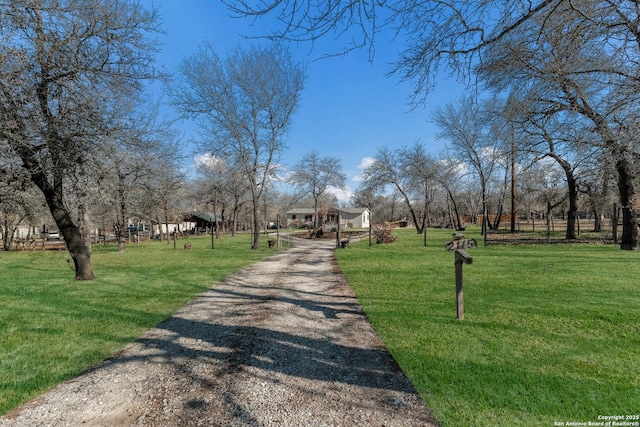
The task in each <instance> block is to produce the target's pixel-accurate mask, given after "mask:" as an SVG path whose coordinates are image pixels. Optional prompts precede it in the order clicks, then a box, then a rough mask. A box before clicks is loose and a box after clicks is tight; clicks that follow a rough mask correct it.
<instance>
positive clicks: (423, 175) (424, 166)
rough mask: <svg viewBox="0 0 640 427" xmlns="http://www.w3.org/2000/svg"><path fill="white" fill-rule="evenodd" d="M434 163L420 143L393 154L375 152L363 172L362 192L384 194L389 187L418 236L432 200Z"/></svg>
mask: <svg viewBox="0 0 640 427" xmlns="http://www.w3.org/2000/svg"><path fill="white" fill-rule="evenodd" d="M433 163H434V162H433V161H432V159H430V158H429V156H427V155H426V153H425V151H424V148H423V147H422V146H421V145H420V144H419V143H415V144H414V145H413V146H412V147H402V148H400V149H398V150H396V151H391V150H390V149H389V148H387V147H381V148H378V150H377V153H376V155H375V156H374V161H373V162H372V163H371V164H370V165H369V166H367V167H366V168H365V169H364V170H363V172H362V175H363V176H364V182H363V184H362V186H361V187H362V188H361V192H363V193H367V192H369V193H371V192H375V191H377V192H380V191H383V192H384V190H385V189H386V188H387V187H388V186H391V187H392V188H393V190H394V191H397V192H398V193H399V194H400V196H401V197H402V200H403V201H404V204H405V206H406V207H407V209H408V210H409V213H410V215H411V218H412V220H413V223H414V224H415V227H416V232H417V233H418V234H421V233H423V232H424V231H425V228H426V225H427V213H428V205H429V203H430V201H431V200H432V193H431V186H432V184H433V179H434V174H433V169H432V166H433Z"/></svg>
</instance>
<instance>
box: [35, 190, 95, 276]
mask: <svg viewBox="0 0 640 427" xmlns="http://www.w3.org/2000/svg"><path fill="white" fill-rule="evenodd" d="M43 193H44V195H45V198H46V200H47V205H48V206H49V210H50V211H51V215H52V216H53V219H54V220H55V222H56V225H57V226H58V228H59V229H60V233H61V234H62V236H63V238H64V241H65V243H66V245H67V249H68V250H69V254H70V255H71V258H72V259H73V265H74V267H75V273H76V275H75V280H92V279H94V278H95V276H94V274H93V268H92V267H91V243H90V242H89V241H88V240H85V239H83V238H82V233H81V232H80V229H79V228H78V227H77V226H76V224H75V223H74V222H73V218H72V215H71V212H70V211H69V210H68V209H67V208H66V207H65V206H64V203H63V202H62V196H61V195H60V194H58V192H54V191H53V190H47V191H43Z"/></svg>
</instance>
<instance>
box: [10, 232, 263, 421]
mask: <svg viewBox="0 0 640 427" xmlns="http://www.w3.org/2000/svg"><path fill="white" fill-rule="evenodd" d="M249 239H250V237H249V236H248V235H239V236H237V237H235V238H231V237H225V238H222V239H219V240H216V241H215V249H214V250H212V249H211V239H210V238H209V237H201V238H189V239H181V240H179V241H178V243H179V245H178V249H176V250H174V249H173V243H171V244H169V245H167V244H166V243H165V242H148V243H144V244H141V245H140V246H136V245H135V244H132V245H128V246H127V249H126V251H125V252H122V253H119V252H118V251H117V245H116V244H110V245H107V246H99V245H98V246H94V253H93V256H92V263H93V267H94V271H95V274H96V279H95V280H93V281H88V282H76V281H74V280H73V272H72V271H71V270H70V269H69V266H68V263H67V259H68V258H69V255H68V254H67V253H66V252H59V251H55V252H54V251H50V252H42V251H38V252H2V253H1V254H0V274H1V277H2V279H1V280H0V415H1V414H4V413H6V412H7V411H9V410H10V409H12V408H13V407H15V406H17V405H19V404H21V403H23V402H25V401H27V400H29V399H31V398H33V397H34V396H36V395H37V394H39V393H41V392H42V391H44V390H46V389H48V388H50V387H52V386H54V385H56V384H58V383H60V382H62V381H64V380H66V379H69V378H71V377H73V376H75V375H77V374H78V373H80V372H82V371H83V370H85V369H87V368H89V367H91V366H93V365H95V364H96V363H98V362H100V361H101V360H103V359H105V358H107V357H109V356H111V355H113V354H114V353H116V352H117V351H119V350H120V349H122V348H123V347H124V346H125V345H126V344H127V343H129V342H131V341H133V340H135V339H136V338H138V337H139V336H140V335H142V334H143V333H144V332H145V331H146V330H148V329H150V328H151V327H153V326H155V325H157V324H158V323H160V322H161V321H162V320H163V319H165V318H166V317H168V316H170V315H171V314H172V313H173V312H175V311H176V310H177V309H179V308H180V307H182V306H184V305H185V304H186V303H187V302H188V301H190V300H192V299H193V298H194V297H195V296H197V295H199V294H201V293H202V292H204V291H205V290H206V289H208V288H210V287H211V286H212V285H213V284H214V283H216V282H219V281H220V280H222V279H223V278H224V277H226V276H227V275H229V274H231V273H233V272H235V271H237V270H239V269H240V268H242V267H244V266H246V265H248V264H250V263H252V262H255V261H257V260H258V259H261V258H263V257H264V256H266V255H269V254H272V253H273V252H274V250H273V249H266V248H265V249H262V250H260V251H252V250H251V249H250V240H249ZM187 242H189V243H191V244H192V249H191V250H190V251H186V250H184V249H183V248H182V245H183V244H184V243H187ZM263 246H264V247H266V246H267V245H266V242H263Z"/></svg>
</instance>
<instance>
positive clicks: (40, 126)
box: [0, 0, 157, 280]
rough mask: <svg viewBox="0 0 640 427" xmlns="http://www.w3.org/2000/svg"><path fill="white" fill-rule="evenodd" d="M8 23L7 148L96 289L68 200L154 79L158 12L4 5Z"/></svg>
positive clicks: (65, 4)
mask: <svg viewBox="0 0 640 427" xmlns="http://www.w3.org/2000/svg"><path fill="white" fill-rule="evenodd" d="M0 17H1V18H0V19H2V26H1V27H0V63H1V64H2V67H0V139H3V140H5V141H7V143H8V145H9V146H10V148H11V150H12V152H13V153H15V154H16V155H17V156H18V157H19V158H20V161H21V167H22V168H24V170H25V171H26V172H27V173H28V176H29V179H30V180H31V181H32V182H33V183H34V184H35V185H36V186H37V187H38V188H39V189H40V191H41V192H42V193H43V194H44V197H45V200H46V202H47V205H48V207H49V210H50V211H51V214H52V216H53V219H54V220H55V222H56V224H57V226H58V227H59V229H60V232H61V233H62V236H63V237H64V240H65V242H66V244H67V247H68V249H69V252H70V254H71V258H72V259H73V262H74V265H75V278H76V279H77V280H86V279H92V278H93V277H94V274H93V269H92V267H91V261H90V257H91V246H90V241H89V240H88V239H86V238H85V234H84V233H83V231H82V228H83V227H84V226H83V225H82V224H79V223H78V220H77V218H78V217H77V216H74V215H73V208H72V206H71V203H70V202H69V200H68V194H69V193H70V192H73V191H74V190H80V189H79V188H77V187H75V188H74V183H75V184H82V183H83V180H82V179H75V178H76V177H78V176H79V175H82V174H83V168H84V167H86V166H87V165H88V164H89V162H90V158H91V157H92V156H93V155H94V154H95V153H96V151H97V148H98V147H99V146H100V145H101V144H105V143H108V138H107V136H108V134H109V132H110V131H111V130H113V129H114V127H118V126H119V125H120V124H121V123H122V117H121V111H120V110H119V108H118V107H119V104H120V103H121V101H122V99H125V98H127V99H130V98H135V96H136V94H137V93H139V91H140V89H141V79H144V78H148V77H153V70H152V68H151V67H152V63H153V55H154V54H155V52H156V51H157V49H156V44H155V43H153V42H152V40H150V39H149V38H148V37H147V36H148V33H149V32H151V31H155V29H156V15H155V12H153V11H147V10H145V9H143V8H142V7H141V6H140V5H139V3H137V2H130V1H126V0H122V1H113V0H107V1H102V2H96V1H92V0H58V1H50V0H10V1H9V0H2V1H0ZM85 176H88V175H85ZM68 189H69V190H70V191H67V190H68ZM83 198H84V197H83V195H82V194H78V200H82V199H83Z"/></svg>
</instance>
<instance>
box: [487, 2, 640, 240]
mask: <svg viewBox="0 0 640 427" xmlns="http://www.w3.org/2000/svg"><path fill="white" fill-rule="evenodd" d="M625 3H627V2H615V4H614V2H611V3H609V2H580V4H577V3H572V2H559V4H558V5H557V7H555V9H554V10H553V12H552V13H551V12H550V13H549V14H547V15H545V16H538V17H533V18H531V19H529V20H528V21H527V22H526V23H523V24H522V25H521V26H520V28H519V30H518V31H517V32H513V33H511V34H510V35H509V36H505V37H504V38H503V39H502V40H500V42H498V43H496V44H495V45H494V46H492V47H491V48H490V49H488V50H487V55H486V56H485V60H486V61H485V62H484V63H483V64H482V65H481V66H480V67H479V73H480V74H479V75H480V77H481V78H482V79H483V81H485V82H486V83H487V85H488V86H489V87H491V88H492V89H494V90H510V91H511V92H513V93H517V94H518V95H519V97H521V98H522V99H526V102H527V104H530V105H531V109H530V111H532V113H531V114H532V115H533V114H535V115H537V116H538V117H545V116H546V117H547V118H546V119H545V118H543V119H542V120H546V121H549V120H550V119H549V117H551V116H553V120H555V121H567V122H569V121H570V123H571V126H572V127H574V128H583V129H589V128H590V129H593V131H586V133H587V134H589V133H591V132H593V133H595V134H596V135H597V137H598V138H597V139H590V140H589V141H588V142H590V144H591V146H592V148H595V149H598V150H600V149H602V150H605V151H606V152H607V153H608V154H609V155H610V156H611V157H612V158H614V159H615V161H616V163H615V169H616V172H617V175H618V190H619V195H620V201H621V206H622V207H623V235H622V240H621V248H622V249H636V248H637V246H638V227H637V218H636V216H637V215H636V211H637V203H636V184H635V183H634V174H635V172H634V170H633V166H632V165H633V163H634V160H633V157H634V156H635V148H634V145H633V141H634V139H635V135H634V134H632V133H630V132H629V129H630V128H631V125H632V124H633V123H634V122H635V111H637V108H638V106H639V105H640V96H639V95H638V93H637V90H629V89H630V88H636V89H637V88H638V81H639V80H640V73H639V72H638V64H639V60H640V49H639V46H638V45H637V44H636V43H629V42H628V41H627V40H621V39H618V38H617V37H624V36H629V35H630V34H629V31H631V32H633V31H636V30H634V28H633V27H630V26H629V22H627V21H626V19H634V18H633V16H635V15H633V12H631V11H630V9H628V8H626V7H625V6H624V5H623V4H625ZM629 13H632V15H633V16H631V15H629ZM603 14H604V15H605V16H607V17H606V18H605V19H603V18H602V15H603ZM605 22H608V23H609V24H608V25H605ZM633 38H636V37H635V35H634V36H633ZM603 41H606V42H603ZM608 43H612V44H613V45H615V46H616V47H615V49H608V48H607V47H606V46H607V44H608ZM548 136H549V137H550V136H551V135H548ZM576 139H577V140H579V139H580V138H576ZM547 141H550V139H549V138H547ZM554 158H555V159H556V160H560V157H558V156H555V157H554ZM562 160H563V161H565V162H566V160H567V159H566V158H564V159H562ZM560 164H561V166H562V163H560ZM563 168H564V169H565V170H567V171H569V170H570V169H569V165H567V164H564V166H563ZM568 182H569V186H570V188H571V186H572V185H573V184H572V182H571V179H569V180H568ZM571 194H573V196H574V198H575V197H577V190H576V189H572V190H571ZM571 210H573V212H572V215H571V216H570V218H569V222H570V223H573V222H575V211H576V207H575V205H573V206H572V208H571ZM568 231H569V230H568ZM568 237H569V234H568Z"/></svg>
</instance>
